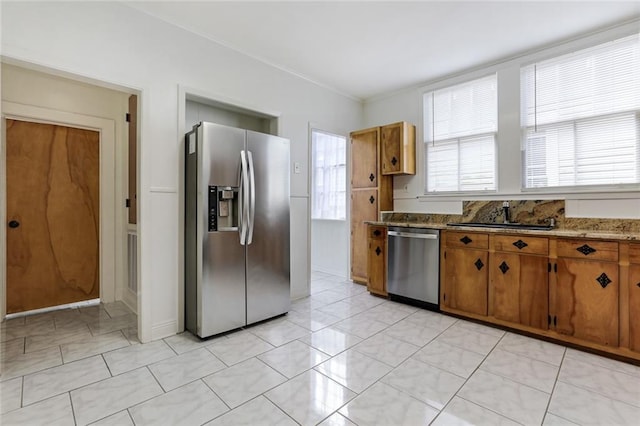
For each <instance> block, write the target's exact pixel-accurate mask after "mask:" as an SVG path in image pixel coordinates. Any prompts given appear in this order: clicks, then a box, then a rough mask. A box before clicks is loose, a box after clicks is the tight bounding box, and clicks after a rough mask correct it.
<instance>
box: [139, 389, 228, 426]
mask: <svg viewBox="0 0 640 426" xmlns="http://www.w3.org/2000/svg"><path fill="white" fill-rule="evenodd" d="M226 411H229V408H227V406H226V405H225V404H224V403H223V402H222V401H221V400H220V398H218V397H217V396H216V395H215V394H214V393H213V392H212V391H211V389H209V388H208V387H207V386H206V385H205V384H204V383H202V381H201V380H198V381H195V382H193V383H190V384H188V385H184V386H182V387H180V388H178V389H174V390H172V391H171V392H168V393H165V394H162V395H160V396H157V397H155V398H153V399H150V400H148V401H146V402H143V403H142V404H138V405H136V406H134V407H131V408H129V412H130V413H131V417H132V418H133V420H134V422H135V424H136V426H143V425H159V424H166V425H172V426H177V425H184V426H189V425H201V424H203V423H205V422H208V421H209V420H211V419H214V418H215V417H218V416H219V415H221V414H223V413H225V412H226Z"/></svg>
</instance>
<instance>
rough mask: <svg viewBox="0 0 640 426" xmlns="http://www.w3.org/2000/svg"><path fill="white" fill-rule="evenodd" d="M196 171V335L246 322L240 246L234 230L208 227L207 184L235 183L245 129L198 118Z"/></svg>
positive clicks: (243, 262) (243, 265)
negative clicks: (198, 251) (198, 274)
mask: <svg viewBox="0 0 640 426" xmlns="http://www.w3.org/2000/svg"><path fill="white" fill-rule="evenodd" d="M198 136H199V140H198V143H199V144H200V143H201V145H199V148H201V154H202V155H201V157H200V160H201V161H200V165H201V175H200V180H199V182H198V195H199V197H198V199H199V200H200V206H199V212H200V220H199V224H200V226H199V227H198V231H199V235H200V238H201V239H200V241H202V245H201V250H202V251H201V256H200V259H201V262H202V263H201V265H199V268H200V271H201V277H200V280H199V294H198V300H199V319H200V321H199V332H198V335H199V336H200V337H207V336H211V335H214V334H218V333H222V332H225V331H229V330H232V329H235V328H238V327H243V326H244V325H246V302H245V300H246V292H245V270H246V258H245V247H244V246H243V245H241V244H240V239H239V237H238V232H237V231H214V232H209V214H210V209H211V207H212V206H210V205H209V204H210V203H209V195H208V192H209V188H210V187H211V186H216V187H238V186H239V185H240V180H239V176H240V152H241V151H242V150H244V149H245V131H244V130H242V129H236V128H233V127H227V126H221V125H217V124H212V123H202V124H201V127H200V129H199V132H198Z"/></svg>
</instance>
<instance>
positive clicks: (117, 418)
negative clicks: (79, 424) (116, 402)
mask: <svg viewBox="0 0 640 426" xmlns="http://www.w3.org/2000/svg"><path fill="white" fill-rule="evenodd" d="M91 426H135V425H134V424H133V420H132V419H131V416H130V415H129V411H127V410H122V411H120V412H118V413H115V414H112V415H110V416H107V417H105V418H104V419H101V420H98V421H97V422H94V423H91Z"/></svg>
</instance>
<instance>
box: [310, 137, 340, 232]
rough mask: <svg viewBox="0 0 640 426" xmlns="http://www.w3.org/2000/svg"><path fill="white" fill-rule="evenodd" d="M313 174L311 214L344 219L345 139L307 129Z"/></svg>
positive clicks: (316, 216)
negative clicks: (309, 131) (309, 133)
mask: <svg viewBox="0 0 640 426" xmlns="http://www.w3.org/2000/svg"><path fill="white" fill-rule="evenodd" d="M311 146H312V162H313V176H312V180H313V181H312V188H311V203H312V210H311V217H312V218H313V219H337V220H344V219H345V218H346V195H347V192H346V188H347V175H346V171H347V161H346V157H347V139H346V138H345V137H344V136H338V135H333V134H331V133H326V132H322V131H320V130H316V129H312V130H311Z"/></svg>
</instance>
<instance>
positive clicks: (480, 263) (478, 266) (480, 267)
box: [474, 259, 484, 271]
mask: <svg viewBox="0 0 640 426" xmlns="http://www.w3.org/2000/svg"><path fill="white" fill-rule="evenodd" d="M474 265H476V268H478V271H479V270H480V269H482V267H483V266H484V263H482V260H480V259H478V260H476V263H474Z"/></svg>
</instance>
